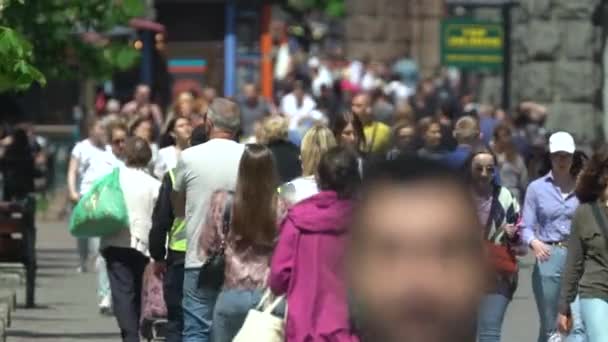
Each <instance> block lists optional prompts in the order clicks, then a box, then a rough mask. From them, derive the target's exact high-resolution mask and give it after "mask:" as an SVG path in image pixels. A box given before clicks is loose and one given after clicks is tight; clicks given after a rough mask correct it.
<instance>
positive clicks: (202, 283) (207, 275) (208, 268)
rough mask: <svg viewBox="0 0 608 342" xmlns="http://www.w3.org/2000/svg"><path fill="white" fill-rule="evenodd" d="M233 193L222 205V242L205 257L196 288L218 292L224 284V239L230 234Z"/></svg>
mask: <svg viewBox="0 0 608 342" xmlns="http://www.w3.org/2000/svg"><path fill="white" fill-rule="evenodd" d="M232 201H233V193H232V192H229V193H228V196H227V197H226V202H225V203H224V215H223V217H222V235H223V237H222V241H221V242H220V247H219V248H218V249H217V250H215V251H214V252H212V253H210V254H209V255H208V256H207V259H206V260H205V262H204V263H203V265H202V266H201V269H200V272H199V274H198V287H199V288H201V289H210V290H219V289H220V288H221V287H222V285H223V284H224V271H225V269H226V258H225V252H226V238H227V236H228V233H229V232H230V221H231V217H232Z"/></svg>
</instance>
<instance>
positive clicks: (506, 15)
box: [501, 4, 511, 110]
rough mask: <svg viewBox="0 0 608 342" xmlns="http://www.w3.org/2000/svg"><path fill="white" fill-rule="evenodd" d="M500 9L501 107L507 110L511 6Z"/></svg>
mask: <svg viewBox="0 0 608 342" xmlns="http://www.w3.org/2000/svg"><path fill="white" fill-rule="evenodd" d="M501 11H502V23H503V27H504V32H505V36H504V38H503V42H504V48H503V66H502V108H503V109H505V110H508V109H509V108H510V107H511V103H510V102H511V6H510V5H509V4H505V5H503V6H502V8H501Z"/></svg>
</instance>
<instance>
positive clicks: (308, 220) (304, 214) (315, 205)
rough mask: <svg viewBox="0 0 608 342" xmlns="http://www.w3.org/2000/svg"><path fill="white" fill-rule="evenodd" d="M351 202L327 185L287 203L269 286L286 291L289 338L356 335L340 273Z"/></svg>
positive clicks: (339, 341)
mask: <svg viewBox="0 0 608 342" xmlns="http://www.w3.org/2000/svg"><path fill="white" fill-rule="evenodd" d="M351 210H352V208H351V202H350V201H348V200H341V199H339V198H338V196H337V194H336V193H335V192H331V191H325V192H321V193H319V194H317V195H315V196H313V197H310V198H308V199H306V200H304V201H302V202H299V203H297V204H296V205H294V206H293V207H292V208H290V209H289V211H288V213H287V216H286V217H285V219H284V220H283V223H282V224H281V235H280V237H279V243H278V245H277V247H276V249H275V252H274V255H273V257H272V262H271V266H270V287H271V289H272V291H273V292H274V293H275V294H285V293H287V304H288V316H287V327H286V340H287V342H317V341H318V342H321V341H322V342H347V341H348V342H350V341H355V342H356V341H359V339H358V338H357V337H356V336H355V335H354V334H353V333H352V331H351V327H350V322H349V314H348V304H347V291H346V285H345V282H344V277H343V273H344V272H343V269H344V267H343V262H344V254H345V253H344V252H345V245H346V237H347V226H348V225H347V222H348V221H347V220H348V219H349V217H350V213H351Z"/></svg>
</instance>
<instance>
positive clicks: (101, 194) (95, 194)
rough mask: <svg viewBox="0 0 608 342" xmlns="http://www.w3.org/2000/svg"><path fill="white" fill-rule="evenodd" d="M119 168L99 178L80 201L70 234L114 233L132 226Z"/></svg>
mask: <svg viewBox="0 0 608 342" xmlns="http://www.w3.org/2000/svg"><path fill="white" fill-rule="evenodd" d="M119 174H120V169H119V168H115V169H114V170H113V171H112V172H111V173H110V174H108V175H106V176H104V177H102V178H101V179H99V180H98V181H97V182H96V183H95V184H93V187H92V188H91V190H90V191H89V192H87V193H86V194H85V195H84V196H83V197H82V198H81V199H80V201H79V202H78V204H77V205H76V207H75V208H74V211H73V212H72V217H71V219H70V233H71V234H72V235H73V236H75V237H78V238H86V237H97V236H107V235H112V234H114V233H116V232H118V231H120V230H122V229H128V228H129V216H128V214H127V207H126V204H125V199H124V195H123V192H122V188H121V187H120V181H119Z"/></svg>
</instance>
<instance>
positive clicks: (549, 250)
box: [522, 132, 584, 342]
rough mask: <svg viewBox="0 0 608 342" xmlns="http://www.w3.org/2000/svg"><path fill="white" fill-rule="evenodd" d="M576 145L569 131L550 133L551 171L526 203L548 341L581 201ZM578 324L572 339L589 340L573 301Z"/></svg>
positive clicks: (527, 235) (542, 335)
mask: <svg viewBox="0 0 608 342" xmlns="http://www.w3.org/2000/svg"><path fill="white" fill-rule="evenodd" d="M575 149H576V147H575V144H574V139H573V138H572V136H571V135H570V134H569V133H566V132H557V133H554V134H553V135H551V137H550V138H549V152H550V153H551V171H550V172H549V173H548V174H547V175H545V176H544V177H541V178H539V179H537V180H535V181H534V182H532V183H530V185H529V186H528V190H527V191H526V199H525V202H524V207H523V229H522V238H523V241H524V243H525V244H526V245H527V246H530V248H532V250H533V251H534V255H535V256H536V263H535V265H534V271H533V272H532V288H533V291H534V298H535V300H536V305H537V307H538V314H539V317H540V331H539V336H538V342H546V341H547V339H548V338H549V336H550V335H551V334H552V333H553V332H554V331H555V328H556V325H555V320H556V318H557V315H558V301H559V293H560V283H561V281H560V279H561V275H562V274H563V271H564V265H565V262H566V255H567V254H568V242H567V241H568V238H569V236H570V231H571V220H572V217H573V215H574V211H575V210H576V208H577V207H578V205H579V201H578V199H577V198H576V195H575V193H574V186H575V177H574V176H573V175H572V174H571V172H570V170H571V167H572V155H573V153H574V151H575ZM571 309H572V313H573V314H572V315H573V317H574V327H573V330H572V332H571V334H570V337H569V338H568V341H573V342H578V341H584V330H583V325H582V322H581V320H580V317H581V316H580V311H579V305H578V301H577V300H576V301H574V302H573V303H572V306H571Z"/></svg>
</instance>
